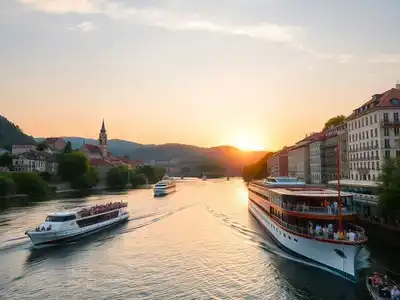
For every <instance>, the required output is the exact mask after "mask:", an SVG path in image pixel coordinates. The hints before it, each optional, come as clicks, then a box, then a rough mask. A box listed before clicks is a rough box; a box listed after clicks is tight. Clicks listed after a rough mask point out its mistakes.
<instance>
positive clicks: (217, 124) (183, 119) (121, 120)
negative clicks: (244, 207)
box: [0, 0, 400, 151]
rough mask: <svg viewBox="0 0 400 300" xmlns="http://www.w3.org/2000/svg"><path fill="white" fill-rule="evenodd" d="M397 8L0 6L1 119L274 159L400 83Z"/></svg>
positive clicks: (148, 3)
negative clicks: (267, 154) (263, 153)
mask: <svg viewBox="0 0 400 300" xmlns="http://www.w3.org/2000/svg"><path fill="white" fill-rule="evenodd" d="M399 11H400V2H399V1H397V0H386V1H380V0H376V1H372V0H353V1H344V0H324V1H321V0H308V1H298V0H201V1H199V0H182V1H178V0H165V1H161V0H160V1H156V0H129V1H128V0H1V4H0V37H1V38H0V66H1V67H0V114H1V115H4V116H5V117H7V118H8V119H9V120H11V121H13V122H14V123H16V124H18V125H19V126H20V127H21V128H22V129H23V130H24V131H25V132H26V133H28V134H30V135H33V136H36V137H49V136H81V137H87V138H89V137H94V138H96V137H97V135H98V132H99V129H100V126H101V121H102V119H103V118H104V119H105V122H106V127H107V130H108V136H109V138H119V139H126V140H131V141H135V142H139V143H145V144H162V143H185V144H193V145H198V146H217V145H226V144H231V145H234V146H239V147H241V148H242V149H265V150H272V151H273V150H278V149H279V148H281V147H282V146H284V145H291V144H293V143H295V142H296V141H298V140H300V139H302V138H303V137H304V136H305V135H306V134H307V133H310V132H315V131H319V130H321V129H322V127H323V125H324V122H325V121H326V120H327V119H329V118H330V117H332V116H335V115H338V114H344V115H349V114H350V113H351V112H352V110H353V109H355V108H356V107H357V106H359V105H361V104H362V103H363V102H366V101H368V100H369V99H370V97H371V95H372V94H375V93H381V92H383V91H386V90H388V89H390V88H392V87H394V85H395V84H396V82H397V80H400V39H399V38H398V34H399V33H398V29H399V18H398V16H399V14H398V12H399Z"/></svg>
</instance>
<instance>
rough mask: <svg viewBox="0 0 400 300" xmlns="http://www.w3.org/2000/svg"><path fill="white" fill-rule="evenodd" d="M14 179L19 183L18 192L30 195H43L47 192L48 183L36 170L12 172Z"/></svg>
mask: <svg viewBox="0 0 400 300" xmlns="http://www.w3.org/2000/svg"><path fill="white" fill-rule="evenodd" d="M11 177H12V179H13V180H14V182H15V184H16V185H17V192H18V193H21V194H27V195H30V196H42V195H45V194H46V193H47V184H46V182H45V181H44V180H43V179H42V178H41V177H40V176H39V174H38V173H35V172H16V173H12V175H11Z"/></svg>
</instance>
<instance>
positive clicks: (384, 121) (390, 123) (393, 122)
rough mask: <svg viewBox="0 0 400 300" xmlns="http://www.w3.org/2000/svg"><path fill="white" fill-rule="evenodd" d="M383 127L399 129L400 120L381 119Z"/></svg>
mask: <svg viewBox="0 0 400 300" xmlns="http://www.w3.org/2000/svg"><path fill="white" fill-rule="evenodd" d="M380 123H381V127H397V128H400V120H389V119H381V120H380Z"/></svg>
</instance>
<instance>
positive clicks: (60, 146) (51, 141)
mask: <svg viewBox="0 0 400 300" xmlns="http://www.w3.org/2000/svg"><path fill="white" fill-rule="evenodd" d="M43 142H44V143H45V144H46V145H47V146H48V147H49V149H50V150H52V151H55V152H60V151H63V150H64V147H65V141H64V139H63V138H60V137H50V138H47V139H45V140H44V141H43Z"/></svg>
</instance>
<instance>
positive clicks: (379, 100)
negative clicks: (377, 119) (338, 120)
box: [348, 88, 400, 119]
mask: <svg viewBox="0 0 400 300" xmlns="http://www.w3.org/2000/svg"><path fill="white" fill-rule="evenodd" d="M392 99H398V102H399V103H400V90H399V89H396V88H392V89H390V90H388V91H386V92H384V93H382V94H375V95H373V96H372V98H371V100H369V101H367V102H365V103H364V104H363V105H361V106H360V107H358V108H356V109H355V110H353V113H352V114H351V115H350V116H349V117H348V119H352V118H354V117H357V116H359V115H362V114H364V113H365V112H369V111H370V110H372V109H375V108H379V107H389V108H398V109H400V104H393V103H392V102H391V100H392Z"/></svg>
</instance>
